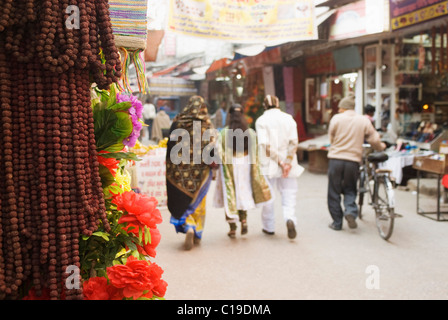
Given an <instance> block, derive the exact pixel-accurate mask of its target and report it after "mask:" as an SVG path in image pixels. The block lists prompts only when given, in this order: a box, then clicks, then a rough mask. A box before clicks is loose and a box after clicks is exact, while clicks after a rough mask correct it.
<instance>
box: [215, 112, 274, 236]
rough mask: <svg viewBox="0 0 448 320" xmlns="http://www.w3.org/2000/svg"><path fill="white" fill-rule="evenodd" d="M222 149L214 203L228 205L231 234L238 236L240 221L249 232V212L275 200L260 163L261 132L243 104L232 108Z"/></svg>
mask: <svg viewBox="0 0 448 320" xmlns="http://www.w3.org/2000/svg"><path fill="white" fill-rule="evenodd" d="M218 150H219V155H220V157H221V165H220V167H219V170H218V173H217V178H216V181H217V183H216V189H215V197H214V206H215V207H217V208H223V207H224V210H225V215H226V221H227V222H228V223H229V226H230V231H229V233H228V236H229V237H231V238H235V236H236V230H237V223H238V222H240V223H241V234H242V235H244V234H246V233H247V232H248V224H247V211H248V210H251V209H255V208H257V207H260V206H262V205H264V204H266V203H268V202H269V201H272V199H273V198H272V195H271V190H270V188H269V185H268V182H267V181H266V179H265V177H264V176H263V175H262V173H261V169H260V166H259V160H258V146H257V135H256V133H255V131H254V130H253V129H251V128H249V126H248V124H247V121H246V119H245V116H244V113H243V108H242V107H241V105H240V104H234V105H232V106H231V108H230V110H229V125H228V126H226V127H225V128H223V129H222V130H221V132H220V135H219V140H218Z"/></svg>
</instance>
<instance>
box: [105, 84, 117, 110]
mask: <svg viewBox="0 0 448 320" xmlns="http://www.w3.org/2000/svg"><path fill="white" fill-rule="evenodd" d="M116 103H117V91H116V89H115V84H112V85H111V86H110V93H109V99H108V101H107V107H110V106H113V105H114V104H116Z"/></svg>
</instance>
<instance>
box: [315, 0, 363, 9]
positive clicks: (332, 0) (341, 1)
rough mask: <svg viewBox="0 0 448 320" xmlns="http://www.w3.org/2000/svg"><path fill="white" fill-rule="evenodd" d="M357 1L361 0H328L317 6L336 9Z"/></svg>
mask: <svg viewBox="0 0 448 320" xmlns="http://www.w3.org/2000/svg"><path fill="white" fill-rule="evenodd" d="M357 1H359V0H328V1H324V2H322V3H320V4H317V5H316V7H330V8H331V9H334V8H338V7H342V6H345V5H346V4H349V3H353V2H357Z"/></svg>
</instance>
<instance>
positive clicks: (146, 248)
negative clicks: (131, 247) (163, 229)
mask: <svg viewBox="0 0 448 320" xmlns="http://www.w3.org/2000/svg"><path fill="white" fill-rule="evenodd" d="M131 227H133V228H132V229H131V230H129V229H130V228H131ZM123 229H124V230H126V231H127V232H128V233H129V232H130V233H133V234H134V235H135V236H136V237H138V235H139V226H136V225H134V224H131V223H130V224H128V225H127V226H126V227H124V228H123ZM149 233H150V234H151V241H150V242H148V243H145V242H144V241H143V246H140V245H137V250H138V252H139V253H141V254H143V255H145V256H150V257H153V258H155V257H156V247H157V246H158V245H159V243H160V240H161V238H162V236H161V235H160V231H159V230H158V229H157V228H150V229H149ZM142 235H143V236H142V238H143V239H145V230H144V229H143V230H142Z"/></svg>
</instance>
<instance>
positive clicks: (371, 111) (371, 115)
mask: <svg viewBox="0 0 448 320" xmlns="http://www.w3.org/2000/svg"><path fill="white" fill-rule="evenodd" d="M375 110H376V108H375V107H374V106H372V105H370V104H368V105H366V107H365V108H364V113H365V114H366V117H367V119H369V120H370V122H371V123H372V125H373V126H374V127H375Z"/></svg>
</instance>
